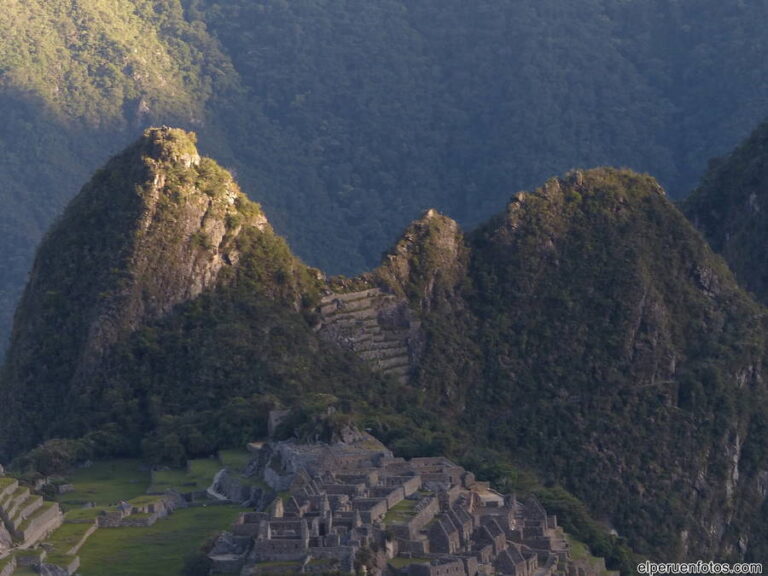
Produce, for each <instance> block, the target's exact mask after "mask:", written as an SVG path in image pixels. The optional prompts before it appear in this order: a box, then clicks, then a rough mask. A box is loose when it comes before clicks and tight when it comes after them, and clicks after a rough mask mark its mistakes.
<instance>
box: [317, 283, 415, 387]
mask: <svg viewBox="0 0 768 576" xmlns="http://www.w3.org/2000/svg"><path fill="white" fill-rule="evenodd" d="M320 317H321V322H320V325H319V328H318V334H319V335H320V337H321V338H323V339H325V340H329V341H331V342H335V343H336V344H338V345H340V346H341V347H342V348H346V349H347V350H351V351H352V352H354V353H356V354H357V355H358V356H359V357H360V358H362V359H363V360H366V361H367V362H368V363H369V364H370V365H371V367H372V368H373V369H374V370H376V371H377V372H381V373H383V374H391V375H392V376H394V377H396V378H398V379H399V380H400V381H401V382H406V381H407V380H408V378H409V376H410V373H411V371H412V369H413V367H414V366H415V362H416V357H417V356H418V351H419V349H420V346H419V344H418V343H419V342H420V328H421V324H420V322H419V321H418V320H416V319H415V318H414V317H413V314H412V313H411V311H410V309H409V308H408V303H407V302H406V301H405V300H404V299H398V298H397V297H396V296H394V295H392V294H387V293H385V292H383V291H381V290H380V289H378V288H372V289H370V290H363V291H361V292H351V293H347V294H331V295H328V296H325V297H324V298H323V299H322V300H321V302H320Z"/></svg>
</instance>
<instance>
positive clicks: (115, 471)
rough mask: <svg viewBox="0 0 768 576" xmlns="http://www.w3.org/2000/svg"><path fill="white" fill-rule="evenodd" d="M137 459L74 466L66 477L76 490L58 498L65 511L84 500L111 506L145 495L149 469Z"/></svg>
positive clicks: (83, 502)
mask: <svg viewBox="0 0 768 576" xmlns="http://www.w3.org/2000/svg"><path fill="white" fill-rule="evenodd" d="M142 468H143V467H142V464H141V462H140V461H139V460H129V459H123V460H104V461H101V462H94V463H93V465H92V466H90V467H88V468H77V469H76V470H74V471H73V472H72V473H71V474H69V475H68V476H67V481H68V482H70V483H71V484H73V485H74V487H75V491H74V492H70V493H69V494H63V495H61V496H59V497H58V501H59V503H60V504H61V505H62V507H63V508H64V509H65V510H69V509H72V508H80V507H82V506H83V504H85V503H87V502H93V503H94V504H95V505H96V506H111V505H115V504H117V503H119V502H120V500H130V499H131V498H135V497H136V496H139V495H140V494H144V493H146V491H147V488H148V487H149V470H146V469H142Z"/></svg>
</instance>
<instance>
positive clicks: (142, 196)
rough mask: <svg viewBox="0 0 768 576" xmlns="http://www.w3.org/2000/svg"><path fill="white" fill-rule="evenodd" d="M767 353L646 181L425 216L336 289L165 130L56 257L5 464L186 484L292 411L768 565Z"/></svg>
mask: <svg viewBox="0 0 768 576" xmlns="http://www.w3.org/2000/svg"><path fill="white" fill-rule="evenodd" d="M765 345H766V328H765V309H764V308H763V307H762V306H760V305H759V304H757V303H755V302H754V301H752V300H751V299H750V298H749V296H748V295H746V294H745V293H744V292H743V291H742V290H741V289H740V288H739V287H738V286H737V285H736V283H735V281H734V279H733V277H732V275H731V273H730V271H729V270H728V268H727V266H726V265H725V263H724V262H723V261H722V260H721V259H720V258H719V257H717V256H715V255H714V254H713V253H712V251H711V250H710V249H709V247H708V246H707V245H706V243H705V242H704V241H703V240H702V238H701V237H700V236H699V235H698V234H697V233H696V231H695V230H694V229H693V227H692V226H691V225H690V224H689V223H688V222H687V220H686V219H685V218H684V216H683V215H682V214H681V213H680V212H679V211H678V210H677V209H676V208H675V206H674V205H673V204H672V203H671V202H670V201H669V200H668V199H667V198H666V197H665V195H664V192H663V191H662V190H661V188H660V187H659V185H658V184H657V183H656V182H655V181H654V180H653V179H652V178H650V177H648V176H640V175H637V174H634V173H632V172H629V171H622V170H611V169H598V170H592V171H588V172H574V173H572V174H569V175H567V176H565V177H563V178H559V179H552V180H550V181H549V182H547V183H546V184H545V185H544V186H543V187H542V188H540V189H538V190H536V191H534V192H530V193H528V192H525V193H520V194H517V195H516V196H515V197H514V198H513V199H512V201H511V202H510V204H509V205H508V206H507V209H506V211H505V212H504V213H502V214H500V215H498V216H497V217H496V218H494V219H492V220H491V221H490V222H488V223H487V224H485V225H484V226H482V227H480V228H478V229H477V230H475V231H473V232H472V233H470V234H467V235H464V234H463V233H462V231H461V230H460V229H459V227H458V225H457V224H456V223H455V222H453V221H452V220H450V219H449V218H446V217H444V216H442V215H440V214H438V213H436V212H434V211H429V212H427V213H425V214H424V216H423V217H422V218H420V219H419V220H417V221H416V222H414V223H413V224H412V225H411V226H409V227H408V228H407V229H406V231H405V233H404V234H403V236H402V238H401V239H400V240H399V241H398V242H397V243H396V245H395V246H394V247H393V249H392V250H391V251H390V252H389V253H388V254H386V255H385V257H384V260H383V262H382V264H381V266H380V267H379V268H377V269H375V270H373V271H371V272H370V273H367V274H364V275H362V276H360V277H358V278H352V279H348V278H333V279H330V280H328V281H325V280H324V279H323V277H322V275H321V274H320V273H318V272H317V271H315V270H312V269H310V268H307V267H306V266H304V265H303V264H302V263H301V262H300V261H299V260H298V259H296V258H295V257H294V256H293V254H292V253H291V251H290V249H289V248H288V246H287V245H286V243H285V242H284V241H283V240H282V239H281V238H279V237H278V236H277V235H275V233H274V232H273V231H272V229H271V228H270V226H269V224H268V223H267V221H266V219H265V218H264V216H263V214H262V213H261V211H260V210H259V208H258V206H256V205H254V204H252V203H250V202H248V201H247V200H246V199H245V198H244V197H243V196H242V195H241V194H240V193H239V191H238V190H237V187H236V185H235V184H234V182H233V181H232V179H231V177H230V176H229V175H228V174H227V173H226V172H224V171H223V170H221V169H220V168H218V167H217V166H216V165H215V164H214V163H213V162H212V161H210V160H206V159H200V158H199V157H198V155H197V152H196V150H195V147H194V141H193V139H192V137H191V136H190V135H188V134H185V133H183V132H179V131H175V130H169V129H159V130H150V131H148V132H147V133H146V134H145V136H144V137H143V138H142V139H141V140H140V141H139V142H138V143H137V144H136V145H134V146H133V147H131V148H130V149H129V150H128V151H126V152H125V153H124V154H122V155H120V156H118V157H116V158H115V159H114V160H113V161H112V162H111V163H110V164H109V165H108V166H107V167H106V168H105V169H104V170H102V171H101V172H99V173H98V174H97V175H96V176H95V177H94V179H93V181H92V182H91V183H90V184H89V185H88V186H86V187H85V188H84V190H83V192H82V193H81V195H80V196H79V197H78V198H77V199H76V200H75V201H74V202H73V203H72V205H71V206H70V208H69V209H68V211H67V213H66V214H65V216H64V218H63V219H62V220H61V221H60V222H59V223H58V224H57V225H56V227H54V229H53V230H52V231H51V232H50V234H49V236H48V237H47V239H46V241H45V242H44V244H43V245H42V246H41V248H40V251H39V254H38V258H37V263H36V266H35V270H34V273H33V275H32V278H31V279H30V283H29V286H28V287H27V291H26V293H25V296H24V300H23V303H22V306H21V307H20V309H19V312H18V314H17V317H16V327H15V331H14V340H13V345H12V348H11V351H10V354H9V358H8V362H7V364H6V367H5V369H4V372H3V376H2V378H3V380H2V386H0V406H2V407H3V415H4V416H7V417H5V418H3V420H2V422H1V423H0V441H2V449H3V450H2V451H3V454H2V456H3V457H6V456H8V455H9V454H11V453H14V454H16V453H18V452H20V451H22V450H23V449H26V448H28V447H31V446H32V445H33V444H34V443H36V442H38V441H40V440H44V439H48V438H51V437H54V436H60V435H63V436H67V437H70V438H79V437H83V436H84V435H85V436H86V441H83V442H86V443H85V444H81V443H79V441H78V442H73V443H71V444H70V446H74V448H73V449H77V450H86V451H88V450H90V451H91V452H93V453H96V454H98V453H124V452H133V453H137V452H142V453H143V454H144V455H145V456H146V457H147V458H150V459H152V460H156V461H171V462H181V461H183V460H184V458H186V457H188V456H192V455H204V454H209V453H210V452H211V451H213V450H215V449H216V448H217V447H220V446H224V445H231V444H237V443H242V442H244V441H246V440H248V439H252V438H253V437H256V436H259V435H260V434H263V433H264V432H265V429H266V414H267V411H268V410H269V409H270V408H272V407H275V406H277V405H282V406H296V407H299V408H300V409H301V410H299V412H297V413H295V414H294V415H295V417H296V420H295V421H293V422H292V424H293V425H294V427H293V428H292V429H293V430H295V431H296V432H297V433H298V434H301V435H304V436H306V437H309V438H314V437H318V436H322V435H323V434H326V433H328V432H329V430H330V431H332V430H333V429H334V427H338V426H343V425H345V424H346V423H348V422H349V420H351V419H358V420H360V421H362V422H363V423H364V425H365V427H366V428H370V429H371V430H373V431H374V432H375V433H376V434H378V435H379V436H380V437H381V438H383V439H384V440H386V441H387V442H389V443H390V444H391V446H392V447H393V448H395V449H396V450H397V451H399V452H400V453H401V454H407V455H415V454H449V455H451V456H454V457H457V458H463V459H467V460H474V461H476V462H478V461H479V462H483V464H484V466H486V468H493V467H494V466H495V473H496V475H497V477H498V476H503V475H504V474H505V472H504V471H505V470H506V468H505V467H504V466H505V465H506V464H505V463H509V462H510V461H512V462H516V463H518V464H521V465H522V466H523V467H530V468H533V469H535V470H536V471H537V472H538V474H539V475H540V477H541V478H542V479H543V480H544V481H546V482H548V483H553V484H559V485H564V486H566V487H567V488H569V489H570V490H571V491H572V492H574V493H575V494H576V495H577V496H579V497H580V498H582V500H583V501H584V502H586V503H587V504H588V506H589V509H590V510H591V511H592V512H594V513H595V514H596V515H597V516H599V517H600V518H601V519H603V520H604V521H605V523H607V524H609V525H610V526H612V527H614V528H615V529H616V530H617V531H618V532H619V533H620V534H621V535H622V536H623V537H626V538H627V539H628V541H629V542H630V543H631V544H632V545H633V546H634V547H636V548H637V549H638V550H640V551H642V552H645V553H648V554H650V555H652V556H653V557H654V558H659V559H675V558H700V557H710V556H713V557H717V558H722V559H737V558H752V559H759V558H761V555H763V557H764V555H765V554H766V552H767V551H768V534H766V533H765V529H764V528H763V518H764V515H765V513H766V511H767V508H768V505H767V504H766V494H767V492H768V440H767V438H768V436H767V435H766V430H768V401H767V399H766V389H765V383H764V380H763V377H762V374H763V372H764V364H765ZM329 407H332V408H333V409H329ZM296 414H298V415H296ZM312 415H315V416H317V415H321V417H320V418H317V419H315V420H313V419H312ZM58 446H62V445H59V444H57V447H58ZM487 455H492V458H491V460H492V461H490V462H488V461H486V460H488V458H486V456H487ZM614 543H616V541H615V540H614ZM600 553H601V554H605V555H606V556H607V555H608V554H607V553H605V552H603V551H600Z"/></svg>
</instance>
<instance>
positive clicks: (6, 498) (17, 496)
mask: <svg viewBox="0 0 768 576" xmlns="http://www.w3.org/2000/svg"><path fill="white" fill-rule="evenodd" d="M62 518H63V516H62V513H61V510H60V509H59V505H58V504H57V503H55V502H45V501H43V498H42V496H38V495H37V494H32V493H31V492H30V491H29V488H26V487H24V486H20V485H19V482H18V481H17V480H16V479H14V478H6V477H0V520H2V523H3V524H4V526H5V528H6V529H7V531H8V532H9V533H10V534H11V536H12V537H13V541H14V544H15V545H16V546H18V547H20V548H28V547H29V546H32V545H33V544H35V543H36V542H38V541H40V540H41V539H42V538H44V537H45V536H46V535H48V534H49V533H50V532H52V531H53V530H55V529H56V528H58V527H59V526H60V525H61V523H62Z"/></svg>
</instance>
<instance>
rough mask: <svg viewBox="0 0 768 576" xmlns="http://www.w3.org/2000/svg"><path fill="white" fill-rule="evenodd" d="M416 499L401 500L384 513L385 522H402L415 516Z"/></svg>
mask: <svg viewBox="0 0 768 576" xmlns="http://www.w3.org/2000/svg"><path fill="white" fill-rule="evenodd" d="M416 504H417V501H416V500H401V501H400V502H398V503H397V504H395V505H394V506H393V507H392V508H390V509H389V510H387V513H386V514H385V515H384V524H390V523H392V524H402V523H404V522H407V521H408V520H409V519H410V518H413V516H414V514H415V512H414V509H415V508H416Z"/></svg>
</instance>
